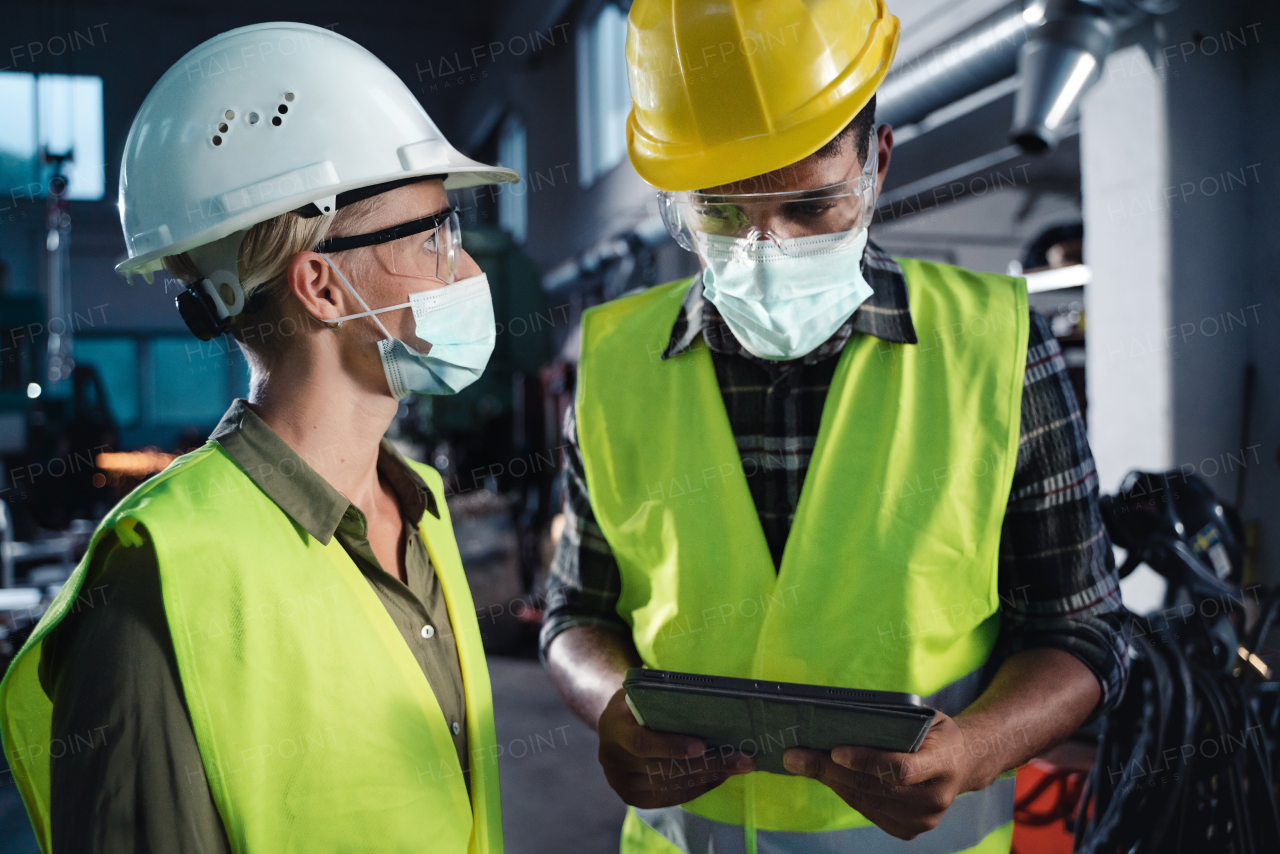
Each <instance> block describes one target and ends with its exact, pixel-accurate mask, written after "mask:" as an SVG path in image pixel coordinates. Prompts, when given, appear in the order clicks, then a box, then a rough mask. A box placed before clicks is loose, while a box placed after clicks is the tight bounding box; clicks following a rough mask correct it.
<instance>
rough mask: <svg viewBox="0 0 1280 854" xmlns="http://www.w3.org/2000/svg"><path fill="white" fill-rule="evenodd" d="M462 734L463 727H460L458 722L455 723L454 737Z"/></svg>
mask: <svg viewBox="0 0 1280 854" xmlns="http://www.w3.org/2000/svg"><path fill="white" fill-rule="evenodd" d="M460 732H462V727H460V726H458V722H457V721H454V722H453V734H454V735H457V734H458V733H460Z"/></svg>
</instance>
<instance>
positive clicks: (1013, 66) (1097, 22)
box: [876, 0, 1179, 152]
mask: <svg viewBox="0 0 1280 854" xmlns="http://www.w3.org/2000/svg"><path fill="white" fill-rule="evenodd" d="M1178 3H1179V0H1015V2H1013V3H1010V4H1009V5H1007V6H1005V7H1003V8H1001V9H999V10H997V11H996V12H993V13H992V14H991V15H988V16H987V17H986V18H983V19H982V20H981V21H979V22H978V23H976V24H974V25H973V26H971V27H969V28H967V29H965V30H963V31H961V32H960V33H959V34H958V35H957V36H956V37H955V38H953V39H951V40H950V41H948V42H947V43H946V44H943V45H939V46H937V47H935V48H933V49H931V50H929V51H926V52H925V53H922V54H920V55H919V56H917V57H916V58H914V59H912V60H910V61H909V62H907V63H906V64H904V65H902V66H900V67H898V68H896V69H894V70H893V71H892V72H891V73H890V74H889V75H888V76H887V77H886V78H885V81H884V83H883V84H882V85H881V86H880V90H879V92H878V93H877V97H876V114H877V118H878V119H879V120H880V121H883V122H887V123H889V124H896V125H903V124H913V123H915V122H919V121H920V120H921V119H923V118H924V117H925V116H927V115H929V114H930V113H932V112H934V111H936V110H939V109H941V108H942V107H945V106H947V105H948V104H952V103H954V102H956V101H958V100H960V99H961V98H964V97H967V96H969V95H972V94H973V93H974V92H977V91H979V90H981V89H985V88H986V87H988V86H990V85H992V84H994V83H998V82H1000V81H1001V80H1004V79H1006V78H1008V77H1011V76H1013V75H1014V74H1017V75H1018V76H1019V78H1020V81H1019V88H1018V93H1017V97H1016V101H1015V106H1014V121H1013V126H1012V127H1011V128H1010V131H1009V138H1010V140H1011V141H1012V142H1014V143H1016V144H1017V145H1018V146H1020V147H1021V148H1022V150H1024V151H1027V152H1041V151H1045V150H1048V149H1050V148H1053V147H1054V146H1056V145H1057V144H1058V138H1059V137H1058V135H1059V132H1060V130H1061V128H1062V127H1063V125H1064V124H1065V122H1066V120H1067V119H1068V118H1069V117H1070V116H1071V115H1073V113H1074V111H1075V110H1076V108H1077V106H1078V105H1079V103H1080V98H1081V96H1082V95H1083V94H1084V93H1085V92H1086V91H1087V90H1088V89H1089V87H1090V86H1092V85H1093V84H1094V83H1095V82H1096V81H1097V79H1098V77H1099V75H1100V74H1101V71H1102V65H1103V63H1104V62H1105V61H1106V58H1107V55H1108V54H1109V53H1110V52H1111V49H1112V47H1113V46H1114V45H1115V43H1116V37H1117V36H1118V35H1119V34H1120V33H1121V32H1123V31H1124V30H1127V29H1128V28H1130V27H1132V26H1134V25H1135V24H1137V23H1138V22H1140V21H1142V20H1145V19H1146V18H1148V17H1149V16H1151V15H1157V14H1164V13H1167V12H1169V11H1172V10H1173V9H1174V8H1176V7H1177V5H1178Z"/></svg>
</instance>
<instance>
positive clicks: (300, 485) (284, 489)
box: [209, 399, 440, 545]
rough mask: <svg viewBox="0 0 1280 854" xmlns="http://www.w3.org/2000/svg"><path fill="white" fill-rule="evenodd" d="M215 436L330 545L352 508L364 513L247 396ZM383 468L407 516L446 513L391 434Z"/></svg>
mask: <svg viewBox="0 0 1280 854" xmlns="http://www.w3.org/2000/svg"><path fill="white" fill-rule="evenodd" d="M209 440H210V441H213V442H217V443H218V444H219V445H221V446H222V448H223V450H225V451H226V452H227V454H228V455H229V456H230V457H231V459H232V460H234V461H235V463H236V465H238V466H240V468H241V470H242V471H244V473H245V474H247V475H248V476H249V477H250V479H252V480H253V482H254V483H255V484H257V486H258V488H259V489H261V490H262V491H263V492H264V493H265V494H266V496H267V497H268V498H270V499H271V500H272V501H274V502H275V503H276V506H277V507H279V508H280V509H281V510H283V511H284V512H285V514H286V515H288V516H289V518H291V519H292V520H293V521H294V522H295V523H296V524H297V525H299V526H300V527H301V528H302V529H303V530H305V531H306V532H307V533H308V534H310V535H311V536H312V537H315V538H316V539H317V540H319V541H320V542H321V543H324V544H325V545H328V543H329V540H331V539H332V538H333V534H334V532H335V531H337V530H338V526H339V525H340V524H341V523H342V520H343V517H344V516H346V515H347V513H348V511H349V510H355V511H356V514H358V515H361V516H363V514H360V512H359V508H356V507H355V506H354V505H353V504H352V503H351V502H350V501H349V500H348V499H347V497H346V496H345V495H343V494H342V493H341V492H339V491H338V490H336V489H334V488H333V486H332V485H331V484H330V483H329V482H328V481H327V480H325V479H324V478H323V477H321V476H320V473H319V472H317V471H316V470H315V469H314V468H312V467H311V466H310V465H308V464H307V461H306V460H304V459H303V458H302V457H301V456H300V455H299V454H298V453H297V452H296V451H294V449H293V448H292V447H290V446H289V444H288V443H287V442H285V440H284V439H281V438H280V436H279V435H278V434H277V433H276V432H275V431H274V430H272V429H271V427H269V426H268V425H267V422H265V421H263V420H262V419H261V418H260V417H259V416H258V414H257V413H256V412H254V411H253V410H252V409H250V408H249V405H248V403H247V402H245V401H244V400H241V399H237V400H235V401H233V402H232V404H231V407H230V408H229V409H228V410H227V412H226V414H225V415H223V416H222V420H221V421H220V422H218V426H217V427H216V428H214V431H213V433H211V434H210V436H209ZM378 472H379V473H380V474H382V476H383V477H385V478H386V480H387V483H388V484H389V485H390V486H391V489H392V490H393V491H394V492H395V493H396V498H397V499H399V505H400V512H401V513H402V514H403V516H404V518H405V520H406V521H408V522H411V523H412V524H414V525H417V524H418V522H420V521H421V520H422V514H423V513H424V512H429V513H431V515H433V516H435V517H436V518H437V519H439V518H440V509H439V507H437V505H436V498H435V495H434V494H432V492H431V490H430V489H429V488H428V487H427V485H426V483H425V482H424V481H423V480H422V478H421V477H420V476H419V475H418V473H417V472H415V471H414V470H413V469H412V468H410V467H409V464H408V463H406V462H405V461H404V459H403V458H402V457H401V456H400V453H399V452H398V451H396V449H395V446H394V445H392V444H391V442H390V441H388V440H387V439H385V438H384V439H383V440H382V442H381V443H380V444H379V446H378Z"/></svg>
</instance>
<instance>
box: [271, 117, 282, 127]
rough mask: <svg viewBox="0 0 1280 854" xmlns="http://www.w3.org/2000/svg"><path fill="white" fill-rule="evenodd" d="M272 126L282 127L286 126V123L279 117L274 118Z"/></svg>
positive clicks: (272, 118)
mask: <svg viewBox="0 0 1280 854" xmlns="http://www.w3.org/2000/svg"><path fill="white" fill-rule="evenodd" d="M271 124H273V125H275V126H276V127H280V125H282V124H284V121H283V120H282V119H281V118H280V117H279V116H272V117H271Z"/></svg>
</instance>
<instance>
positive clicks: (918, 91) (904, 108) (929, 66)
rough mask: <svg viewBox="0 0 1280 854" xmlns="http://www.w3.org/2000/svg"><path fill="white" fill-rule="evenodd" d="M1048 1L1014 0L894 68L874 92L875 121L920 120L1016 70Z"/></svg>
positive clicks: (907, 122) (899, 122) (896, 123)
mask: <svg viewBox="0 0 1280 854" xmlns="http://www.w3.org/2000/svg"><path fill="white" fill-rule="evenodd" d="M1045 3H1046V0H1015V1H1014V2H1013V3H1010V4H1009V5H1008V6H1005V7H1004V8H1002V9H999V10H997V11H995V12H993V13H991V14H990V15H988V16H987V17H985V18H983V19H982V20H981V21H978V22H977V23H976V24H974V25H972V26H970V27H968V28H967V29H964V30H962V31H961V32H959V33H958V34H956V35H955V36H954V37H953V38H952V39H950V40H949V41H947V42H946V43H945V44H941V45H938V46H937V47H934V48H932V49H930V50H928V51H925V52H924V53H922V54H920V55H918V56H916V57H915V58H914V59H911V60H910V61H908V62H907V63H905V64H904V65H901V66H899V67H898V68H895V69H894V70H893V71H891V72H889V74H888V76H887V77H885V80H884V83H882V84H880V89H879V91H878V92H877V93H876V119H877V120H878V121H882V122H887V123H888V124H891V125H906V124H913V123H915V122H918V121H920V120H921V119H923V118H924V117H925V116H927V115H929V114H930V113H932V112H933V111H934V110H938V109H941V108H942V107H945V106H946V105H948V104H950V103H953V102H955V101H958V100H960V99H961V98H963V97H965V96H967V95H971V94H973V93H974V92H977V91H978V90H980V89H985V88H986V87H988V86H990V85H991V84H993V83H998V82H1000V81H1001V80H1003V79H1005V78H1006V77H1012V76H1013V75H1014V74H1015V73H1017V70H1018V49H1019V48H1021V47H1022V45H1024V44H1025V43H1026V42H1027V39H1028V38H1030V37H1031V34H1032V33H1033V32H1035V30H1036V29H1037V28H1038V27H1039V26H1040V25H1041V24H1042V23H1044V10H1045Z"/></svg>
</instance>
